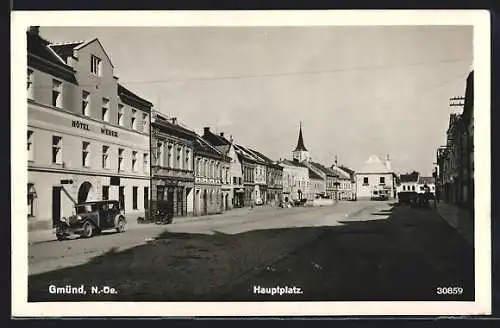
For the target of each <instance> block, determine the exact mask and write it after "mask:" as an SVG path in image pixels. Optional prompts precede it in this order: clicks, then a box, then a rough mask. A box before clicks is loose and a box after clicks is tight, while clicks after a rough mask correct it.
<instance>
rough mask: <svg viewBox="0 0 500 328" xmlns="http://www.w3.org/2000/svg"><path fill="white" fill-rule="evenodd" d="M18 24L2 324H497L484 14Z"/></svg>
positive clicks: (61, 16)
mask: <svg viewBox="0 0 500 328" xmlns="http://www.w3.org/2000/svg"><path fill="white" fill-rule="evenodd" d="M12 24H13V25H12V39H13V44H12V53H13V56H12V58H13V62H12V89H13V96H12V100H13V102H12V108H11V113H12V116H13V118H12V127H13V129H12V169H13V176H12V182H11V183H12V184H11V186H12V193H13V196H12V197H13V206H14V207H13V211H12V238H13V239H12V242H13V245H12V261H13V262H12V263H13V265H12V270H13V271H12V276H13V290H12V298H13V309H14V314H15V313H18V315H20V316H22V315H30V316H37V315H40V316H44V315H50V316H67V315H72V316H79V315H83V316H89V315H95V316H103V315H106V316H141V315H159V316H176V315H177V316H180V315H182V316H185V315H189V316H196V315H203V316H211V315H218V316H220V315H239V316H246V315H251V316H255V315H364V314H381V315H383V314H395V315H398V314H399V315H412V314H422V315H426V314H427V315H446V314H450V315H460V314H472V315H474V314H488V313H489V312H490V311H491V304H490V303H491V262H490V261H491V257H490V256H491V250H490V238H491V237H490V230H489V229H490V228H489V227H490V194H489V190H490V173H489V172H490V146H489V145H490V134H489V133H490V132H489V131H490V130H489V129H490V119H489V116H490V100H489V99H490V84H489V83H490V82H489V77H490V66H489V65H490V60H489V58H490V53H489V49H490V48H489V42H490V34H489V33H490V30H489V14H488V12H486V11H473V10H472V11H440V12H431V11H421V12H419V11H412V12H404V11H403V12H401V11H399V12H396V11H365V12H355V11H352V12H335V11H324V12H308V13H306V12H293V13H290V12H288V13H287V12H279V11H276V12H266V13H263V12H218V13H206V12H205V13H203V12H191V13H176V14H173V13H169V12H156V13H151V12H150V13H140V12H137V13H136V14H133V15H131V14H130V13H125V12H122V13H120V12H117V13H116V15H109V14H107V13H105V12H96V13H92V14H89V13H83V12H82V13H78V12H65V13H63V12H50V13H49V12H45V13H44V12H37V13H34V12H24V13H21V12H18V13H13V20H12ZM24 79H26V82H24V81H25V80H24ZM25 83H26V84H25ZM474 103H476V107H474ZM23 143H24V144H26V145H27V146H24V145H23ZM24 147H26V148H24ZM25 149H26V150H25ZM75 302H78V305H76V303H75Z"/></svg>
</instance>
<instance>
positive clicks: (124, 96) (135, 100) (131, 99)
mask: <svg viewBox="0 0 500 328" xmlns="http://www.w3.org/2000/svg"><path fill="white" fill-rule="evenodd" d="M118 96H119V97H120V99H121V100H122V101H123V102H124V103H127V104H128V105H131V106H133V107H137V108H139V109H142V110H145V111H150V110H151V107H153V104H152V103H150V102H149V101H147V100H146V99H144V98H141V97H139V96H138V95H136V94H135V93H133V92H132V91H130V90H128V89H127V88H125V87H124V86H123V85H121V84H119V83H118Z"/></svg>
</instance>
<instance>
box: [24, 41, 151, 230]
mask: <svg viewBox="0 0 500 328" xmlns="http://www.w3.org/2000/svg"><path fill="white" fill-rule="evenodd" d="M73 55H74V56H75V57H76V58H77V59H78V60H76V58H73V57H71V59H68V60H67V61H66V58H58V57H57V55H56V54H55V53H54V58H56V59H57V60H59V61H60V62H61V64H60V65H58V66H60V67H55V68H54V66H55V65H54V64H51V65H49V64H48V63H45V62H43V61H41V60H40V59H38V57H37V56H36V54H31V53H28V106H27V107H28V108H27V110H28V124H27V144H28V147H27V148H28V150H27V152H28V154H27V155H28V156H27V158H28V228H29V229H50V228H52V227H53V224H54V222H56V221H57V220H58V219H59V218H61V217H65V216H69V215H71V214H72V212H73V205H74V203H76V202H83V201H91V200H102V199H110V200H113V199H115V200H120V202H121V204H122V206H123V207H124V210H125V213H126V216H127V219H129V220H134V219H135V218H136V217H138V216H143V215H144V212H145V209H147V208H148V206H149V195H150V182H149V175H150V174H149V169H150V163H149V161H150V151H149V111H148V110H150V107H149V108H148V110H143V108H136V107H132V106H129V105H128V103H127V102H126V101H124V99H123V94H121V93H120V91H119V90H123V89H120V87H119V86H118V83H117V78H116V77H114V75H113V66H112V64H111V62H110V61H109V59H108V57H107V55H106V53H105V52H104V49H103V48H102V47H101V44H100V42H99V41H98V40H97V39H95V40H92V41H90V42H86V43H81V44H80V45H79V46H77V47H75V50H74V53H73ZM96 58H97V59H98V61H97V59H96ZM65 62H66V64H65ZM96 62H98V66H97V67H96V66H95V64H96ZM46 65H47V66H46ZM49 66H51V67H49ZM72 69H74V71H73V72H72ZM47 72H51V73H50V74H49V73H47ZM62 76H65V78H61V77H62ZM69 76H72V78H74V79H75V80H76V81H77V82H78V84H75V83H74V82H72V81H71V79H70V78H69ZM101 85H102V87H99V86H101ZM128 97H130V95H128ZM125 100H126V99H125ZM141 101H142V104H145V103H147V104H146V105H144V106H146V107H148V106H150V105H151V104H150V103H148V102H146V101H145V100H140V101H139V102H141Z"/></svg>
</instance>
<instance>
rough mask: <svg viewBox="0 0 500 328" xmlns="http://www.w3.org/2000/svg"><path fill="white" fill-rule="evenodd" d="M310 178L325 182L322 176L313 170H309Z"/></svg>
mask: <svg viewBox="0 0 500 328" xmlns="http://www.w3.org/2000/svg"><path fill="white" fill-rule="evenodd" d="M309 178H310V179H317V180H324V179H323V177H322V176H320V175H319V174H317V173H316V172H314V171H313V170H311V169H309Z"/></svg>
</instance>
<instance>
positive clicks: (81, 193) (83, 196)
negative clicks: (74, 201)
mask: <svg viewBox="0 0 500 328" xmlns="http://www.w3.org/2000/svg"><path fill="white" fill-rule="evenodd" d="M90 199H92V184H91V183H90V182H88V181H85V182H84V183H82V184H81V185H80V188H79V189H78V203H83V202H86V201H88V200H90Z"/></svg>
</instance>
